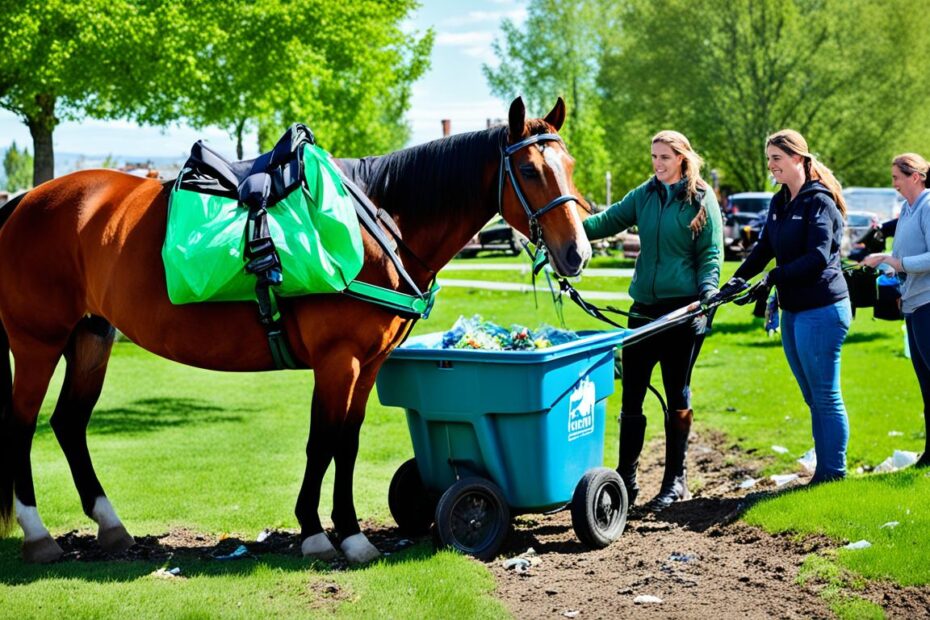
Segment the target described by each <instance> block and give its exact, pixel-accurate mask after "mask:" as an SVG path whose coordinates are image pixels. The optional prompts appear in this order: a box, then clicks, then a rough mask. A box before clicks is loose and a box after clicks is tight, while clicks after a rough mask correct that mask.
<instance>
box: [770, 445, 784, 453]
mask: <svg viewBox="0 0 930 620" xmlns="http://www.w3.org/2000/svg"><path fill="white" fill-rule="evenodd" d="M772 452H775V453H776V454H788V448H786V447H785V446H772Z"/></svg>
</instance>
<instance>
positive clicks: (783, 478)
mask: <svg viewBox="0 0 930 620" xmlns="http://www.w3.org/2000/svg"><path fill="white" fill-rule="evenodd" d="M769 478H770V479H771V480H772V482H774V483H775V486H776V487H783V486H785V485H786V484H788V483H789V482H793V481H794V480H797V479H798V475H797V474H772V475H771V476H769Z"/></svg>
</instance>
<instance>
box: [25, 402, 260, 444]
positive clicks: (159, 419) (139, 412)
mask: <svg viewBox="0 0 930 620" xmlns="http://www.w3.org/2000/svg"><path fill="white" fill-rule="evenodd" d="M239 411H240V412H243V410H242V409H239ZM242 419H243V415H242V413H232V412H230V411H228V410H226V409H224V408H222V407H218V406H216V405H214V404H212V403H210V402H208V401H204V400H200V399H195V398H142V399H139V400H135V401H133V402H132V403H130V404H129V405H127V406H125V407H111V408H108V409H104V408H101V409H95V410H94V413H93V415H92V416H91V419H90V427H89V429H88V431H89V433H90V434H93V435H110V434H122V433H126V434H132V433H148V432H153V431H159V430H162V429H166V428H176V427H181V426H194V425H203V424H216V423H220V422H239V421H241V420H242ZM37 432H38V433H50V432H51V428H50V427H49V426H48V425H40V426H39V428H38V429H37Z"/></svg>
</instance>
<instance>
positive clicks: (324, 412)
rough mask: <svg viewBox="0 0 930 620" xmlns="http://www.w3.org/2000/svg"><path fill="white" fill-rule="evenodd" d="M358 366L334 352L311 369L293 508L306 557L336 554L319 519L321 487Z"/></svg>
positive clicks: (339, 432) (340, 427)
mask: <svg viewBox="0 0 930 620" xmlns="http://www.w3.org/2000/svg"><path fill="white" fill-rule="evenodd" d="M359 368H360V364H359V361H358V359H357V358H356V357H354V356H352V355H348V354H342V355H340V354H338V353H334V354H330V355H327V356H326V360H325V362H324V363H322V364H318V365H317V367H316V368H315V369H314V388H313V403H312V405H311V408H310V438H309V439H308V441H307V467H306V470H305V471H304V479H303V483H302V484H301V486H300V494H299V495H298V496H297V507H296V509H295V514H296V515H297V521H298V522H299V523H300V539H301V541H302V542H301V551H302V552H303V555H304V556H305V557H312V558H316V559H320V560H332V559H333V558H335V557H336V556H337V555H338V552H337V551H336V549H335V547H333V545H332V543H331V542H330V540H329V538H328V537H327V536H326V533H325V532H324V531H323V524H322V523H321V522H320V515H319V508H320V489H321V487H322V485H323V476H324V475H325V474H326V470H327V469H328V468H329V463H330V461H332V460H333V456H334V455H335V453H336V448H337V446H338V445H339V441H340V435H341V433H342V426H343V423H344V421H345V419H346V416H347V412H348V410H349V404H350V403H351V401H352V392H353V390H354V388H355V384H356V381H357V380H358V377H359ZM356 529H357V526H356Z"/></svg>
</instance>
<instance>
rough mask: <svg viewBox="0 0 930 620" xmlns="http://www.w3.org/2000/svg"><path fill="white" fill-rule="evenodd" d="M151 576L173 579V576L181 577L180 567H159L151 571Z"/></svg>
mask: <svg viewBox="0 0 930 620" xmlns="http://www.w3.org/2000/svg"><path fill="white" fill-rule="evenodd" d="M152 576H153V577H158V578H159V579H174V578H175V577H179V578H181V579H183V577H181V568H180V567H178V566H175V567H174V568H164V567H162V568H159V569H158V570H156V571H153V572H152Z"/></svg>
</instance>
